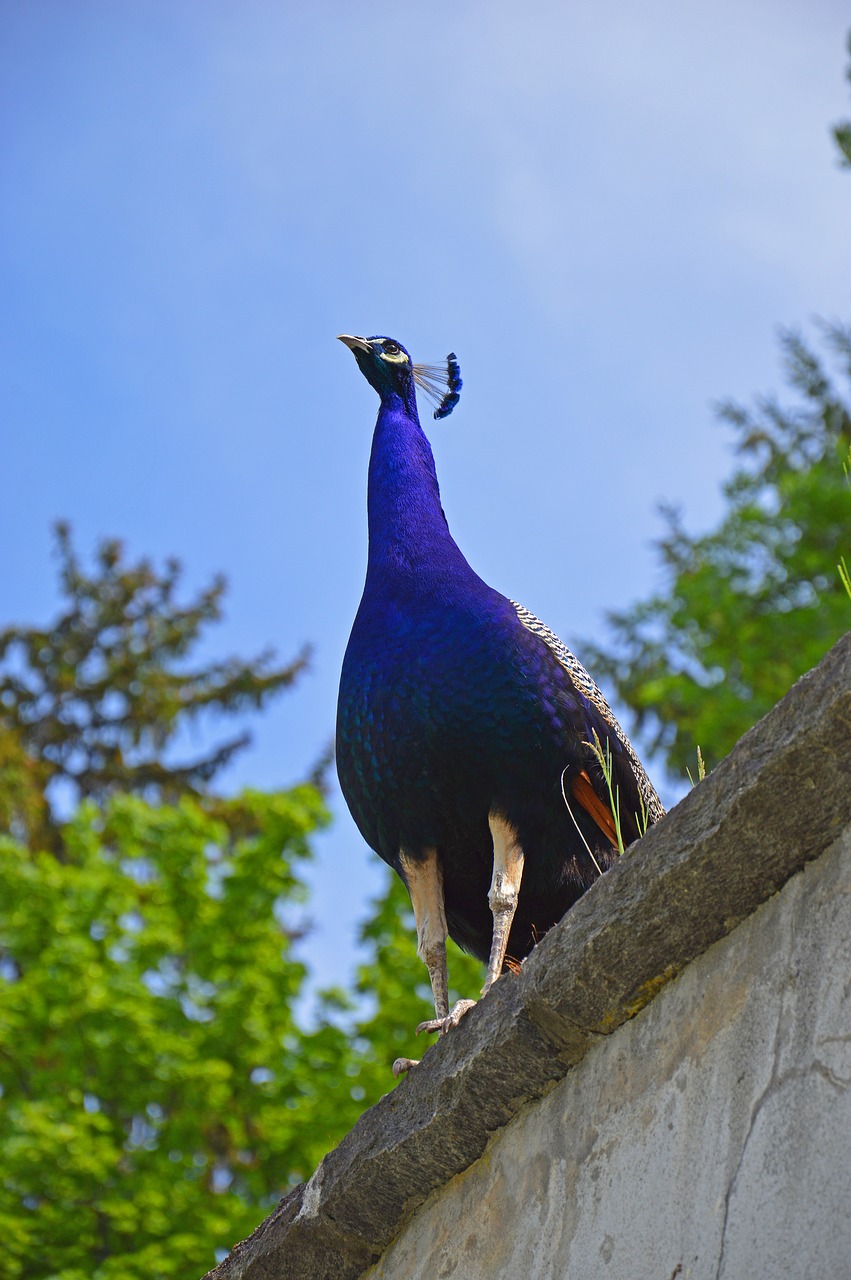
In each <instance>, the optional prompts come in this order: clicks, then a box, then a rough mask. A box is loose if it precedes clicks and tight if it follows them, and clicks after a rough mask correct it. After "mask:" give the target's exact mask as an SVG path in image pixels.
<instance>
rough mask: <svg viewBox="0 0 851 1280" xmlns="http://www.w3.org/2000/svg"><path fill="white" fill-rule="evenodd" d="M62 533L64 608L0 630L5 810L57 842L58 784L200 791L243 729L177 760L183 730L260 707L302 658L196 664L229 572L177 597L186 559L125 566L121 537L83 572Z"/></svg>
mask: <svg viewBox="0 0 851 1280" xmlns="http://www.w3.org/2000/svg"><path fill="white" fill-rule="evenodd" d="M56 536H57V550H58V553H59V559H60V572H59V583H60V591H61V595H62V597H63V599H64V608H63V610H62V612H61V613H60V615H59V617H58V618H56V619H55V620H54V621H53V622H52V623H51V624H50V625H49V626H47V627H21V626H11V627H6V628H5V629H4V630H3V631H0V785H2V790H3V799H2V801H0V806H2V807H4V808H5V811H6V812H5V816H6V818H7V821H8V822H9V824H10V825H11V826H12V828H13V829H14V830H15V831H16V834H18V835H19V836H21V837H22V838H24V839H26V840H27V841H28V842H29V843H30V844H31V845H32V847H34V848H35V847H38V846H40V845H44V844H45V843H53V844H54V846H55V844H56V840H57V824H56V821H55V819H54V809H55V805H52V804H51V803H50V801H51V800H52V799H54V798H55V795H56V791H57V789H58V787H59V786H61V785H64V788H65V799H66V801H67V800H68V798H69V797H70V799H71V800H72V801H78V800H80V799H85V798H92V799H96V800H98V801H103V800H105V799H106V798H107V797H108V796H110V795H113V794H117V793H121V792H132V793H134V794H137V795H144V796H145V797H146V798H147V799H149V800H153V801H158V800H163V801H166V802H171V801H173V800H175V799H176V798H177V797H179V796H181V795H184V794H189V795H199V794H201V793H202V792H204V791H206V790H207V788H208V787H209V784H210V783H211V781H212V780H213V779H214V777H215V775H216V774H217V773H218V772H219V771H220V770H221V769H222V768H223V767H224V766H225V765H226V764H227V763H228V762H229V761H230V760H231V759H232V758H233V756H234V755H235V754H236V752H238V751H239V750H240V749H241V748H242V747H244V746H246V744H247V743H248V741H249V737H248V735H247V734H245V733H241V734H238V735H237V736H235V737H232V738H230V739H228V740H226V741H225V742H224V743H222V744H220V745H219V746H217V747H215V748H214V749H213V750H211V751H209V752H208V753H207V754H205V755H203V756H202V757H200V758H199V759H196V760H193V761H190V762H174V761H172V760H171V759H170V758H169V748H170V747H171V745H172V744H173V743H174V741H175V738H176V736H177V734H178V733H179V731H180V730H181V729H183V728H184V727H185V726H186V725H187V724H189V723H192V722H194V721H197V720H198V719H199V718H200V717H202V716H204V715H206V716H208V717H218V718H221V717H227V716H232V715H234V714H237V713H240V712H243V711H245V710H246V709H254V710H259V709H261V708H262V707H264V706H265V705H266V703H267V702H268V700H269V699H270V698H271V697H273V696H274V695H275V694H277V693H279V692H280V691H281V690H283V689H285V688H287V687H288V686H289V685H290V684H291V683H292V682H293V680H294V679H295V678H296V676H297V675H298V674H299V672H300V671H301V670H302V669H303V668H304V666H305V663H306V660H307V655H306V653H302V654H301V655H300V656H299V657H298V658H296V660H295V661H294V662H291V663H289V664H286V665H284V666H279V665H277V664H276V663H275V662H274V655H272V654H271V653H268V652H267V653H263V654H261V655H260V656H259V657H257V658H254V659H252V660H249V661H246V660H244V659H240V658H230V659H227V660H225V661H220V662H208V663H201V664H195V663H193V662H192V661H191V653H192V650H193V649H194V648H195V646H196V645H197V643H198V641H199V639H200V637H201V634H202V632H203V629H204V628H205V627H207V626H208V625H209V624H210V623H214V622H217V621H218V620H219V619H220V618H221V606H222V597H223V594H224V591H225V582H224V579H223V578H221V577H218V578H216V579H215V580H214V581H213V582H212V583H211V585H210V586H209V587H207V588H205V589H204V590H202V591H201V592H200V593H199V594H198V595H197V596H196V597H195V598H194V599H191V600H190V601H189V602H188V603H185V604H184V603H179V602H178V600H177V592H178V586H179V582H180V575H181V569H180V565H179V563H178V561H176V560H170V561H169V562H168V563H167V565H166V567H165V571H164V572H158V571H157V570H156V569H154V567H153V566H152V565H151V563H150V562H149V561H148V560H144V559H143V560H140V561H138V562H137V563H128V562H127V560H126V558H125V555H124V548H123V546H122V544H121V542H119V541H118V540H116V539H107V540H105V541H103V542H102V543H101V545H100V547H99V548H98V551H97V554H96V558H95V567H94V572H92V573H87V572H86V571H85V570H84V568H83V567H82V565H81V564H80V561H79V558H78V556H77V555H76V553H75V551H74V547H73V544H72V541H71V534H70V530H69V528H68V526H67V525H66V524H62V523H60V524H58V525H57V526H56ZM4 783H5V785H3V784H4ZM0 813H2V809H0Z"/></svg>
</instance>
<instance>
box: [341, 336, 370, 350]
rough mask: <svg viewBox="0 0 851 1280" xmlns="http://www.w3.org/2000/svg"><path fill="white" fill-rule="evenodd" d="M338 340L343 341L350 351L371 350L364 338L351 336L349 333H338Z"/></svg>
mask: <svg viewBox="0 0 851 1280" xmlns="http://www.w3.org/2000/svg"><path fill="white" fill-rule="evenodd" d="M337 337H338V338H339V340H340V342H345V344H346V346H347V347H348V348H349V350H350V351H367V352H369V351H371V350H372V347H371V346H370V345H369V343H368V342H367V341H366V339H365V338H353V337H352V335H351V334H350V333H338V334H337Z"/></svg>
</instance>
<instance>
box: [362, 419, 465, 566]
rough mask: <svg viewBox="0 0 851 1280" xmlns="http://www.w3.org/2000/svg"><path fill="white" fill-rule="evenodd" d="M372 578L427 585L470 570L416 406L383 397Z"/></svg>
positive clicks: (372, 482)
mask: <svg viewBox="0 0 851 1280" xmlns="http://www.w3.org/2000/svg"><path fill="white" fill-rule="evenodd" d="M368 513H369V565H368V570H367V584H368V585H369V583H370V579H371V578H373V579H375V578H376V577H378V578H380V579H382V580H384V579H386V577H387V576H388V575H390V576H392V577H394V578H396V579H399V580H403V581H409V582H411V583H417V584H418V585H419V587H420V588H425V589H427V588H428V586H429V585H430V584H431V583H433V582H434V581H435V580H436V579H437V580H442V579H445V578H446V577H447V576H449V577H452V576H454V575H457V574H458V573H459V572H463V571H464V570H466V571H467V572H471V571H470V570H469V566H468V565H467V562H466V560H465V559H464V557H463V556H462V554H461V552H460V551H459V549H458V547H457V546H456V544H455V542H454V540H453V538H452V536H451V534H450V532H449V527H448V525H447V523H446V517H445V516H444V514H443V510H442V508H441V505H440V489H439V487H438V483H437V473H436V471H435V467H434V457H433V455H432V452H431V446H430V444H429V442H428V440H427V439H426V437H425V435H424V434H423V430H422V428H421V427H420V424H419V421H418V420H417V416H416V412H415V411H414V412H411V410H410V409H409V407H408V406H406V405H405V404H404V403H403V402H402V401H401V400H394V399H387V400H385V401H384V402H382V405H381V409H380V411H379V414H378V421H377V422H376V424H375V434H374V436H373V440H372V454H371V456H370V461H369V490H368Z"/></svg>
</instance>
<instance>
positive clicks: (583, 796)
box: [570, 769, 618, 848]
mask: <svg viewBox="0 0 851 1280" xmlns="http://www.w3.org/2000/svg"><path fill="white" fill-rule="evenodd" d="M570 791H571V795H572V796H573V798H574V800H575V801H576V803H577V804H578V805H581V807H582V808H583V809H584V810H585V812H586V813H587V814H589V815H590V816H591V817H592V818H593V819H594V821H595V822H596V824H597V826H598V827H599V828H600V830H601V831H602V833H603V835H604V836H605V837H606V839H607V840H610V841H611V843H612V844H613V845H614V846H615V848H617V844H618V834H617V830H616V828H615V819H614V815H613V813H612V811H611V809H610V808H609V806H608V805H607V804H605V803H604V802H603V801H602V800H601V799H600V797H599V796H598V795H597V792H596V791H595V790H594V787H593V785H592V783H591V779H590V778H589V776H588V774H587V773H586V772H585V770H584V769H583V770H582V772H581V773H580V774H578V775H577V776H576V777H575V778H574V779H573V784H572V786H571V788H570Z"/></svg>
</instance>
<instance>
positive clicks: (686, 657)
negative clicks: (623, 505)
mask: <svg viewBox="0 0 851 1280" xmlns="http://www.w3.org/2000/svg"><path fill="white" fill-rule="evenodd" d="M820 328H821V339H822V345H823V348H824V350H825V355H826V358H827V361H830V363H831V364H832V365H834V366H835V368H836V374H835V377H834V376H832V375H831V373H830V372H829V370H828V365H827V363H826V360H825V359H823V358H821V357H820V356H819V355H817V354H816V353H815V352H814V351H813V350H812V348H811V347H809V346H808V345H807V344H806V343H805V342H804V341H803V340H802V338H801V337H800V336H799V335H797V334H795V333H790V332H786V333H783V335H782V337H781V346H782V351H783V357H784V365H785V370H786V374H787V378H788V381H789V383H790V384H791V386H792V388H793V389H794V391H796V392H797V394H798V399H797V403H795V404H792V405H788V406H784V405H781V404H780V403H779V402H778V401H777V400H775V399H772V398H765V399H762V400H759V401H757V402H756V404H755V405H754V406H753V407H751V408H746V407H742V406H740V405H737V404H734V403H732V402H727V403H725V404H723V405H721V407H720V416H721V418H722V420H723V421H724V422H726V423H728V424H729V425H730V426H731V427H732V428H733V431H734V433H735V437H736V449H737V453H738V456H739V458H740V460H741V461H740V465H739V466H738V468H737V469H736V470H735V471H734V473H733V475H732V477H731V478H730V479H729V480H728V481H727V483H726V484H725V485H724V496H725V499H726V504H727V511H726V514H725V516H724V518H723V520H722V521H721V523H720V524H719V526H718V527H717V528H716V529H714V530H713V531H711V532H710V533H707V534H701V535H699V536H692V535H691V534H689V533H688V532H687V531H686V530H685V528H684V527H683V524H682V522H681V520H680V518H679V516H678V514H677V513H676V512H675V511H674V510H672V509H670V508H669V509H667V510H666V511H665V516H666V520H667V525H668V528H667V532H666V534H665V535H664V537H663V538H662V539H661V540H660V541H659V543H658V547H659V553H660V559H661V562H662V566H663V569H664V575H665V580H664V585H663V588H662V590H660V591H659V592H658V593H656V594H655V595H652V596H650V597H649V598H647V599H645V600H641V601H639V602H638V603H637V604H634V605H632V606H631V607H630V608H628V609H625V610H623V611H619V612H615V613H611V614H609V615H608V620H609V625H610V630H611V634H612V643H611V645H610V646H609V647H603V646H594V645H593V644H590V645H586V646H585V647H586V648H587V649H588V650H589V651H591V652H592V654H593V656H592V661H593V664H594V669H595V670H598V671H599V672H601V673H602V676H603V678H604V680H605V682H606V684H607V686H613V687H614V688H615V689H616V691H617V695H618V697H619V698H620V699H621V701H623V702H624V703H626V705H627V706H628V707H630V708H631V709H632V710H633V712H634V713H635V717H636V720H637V724H638V732H639V733H641V734H642V736H643V738H644V741H645V742H647V743H648V744H649V745H650V747H651V748H654V749H657V750H661V751H662V752H664V754H665V757H666V759H667V761H668V764H669V766H670V768H671V770H672V771H673V772H676V773H679V774H680V775H682V774H683V772H684V771H685V769H686V768H687V767H689V766H691V767H692V769H693V768H694V762H695V748H696V746H698V745H699V746H700V747H701V748H702V751H703V755H704V757H706V759H707V761H708V762H709V764H710V765H711V764H712V762H713V761H717V760H719V759H720V758H721V757H722V756H724V755H726V753H727V752H728V751H729V750H730V748H731V747H732V746H733V745H734V743H735V742H736V741H737V739H738V738H739V737H740V736H741V735H742V734H743V733H744V732H745V731H746V730H747V729H749V728H750V726H751V725H752V724H753V723H754V722H755V721H756V720H757V719H759V717H760V716H762V715H764V714H765V713H766V712H767V711H769V710H770V709H771V707H772V706H773V705H774V704H775V702H777V701H778V699H779V698H781V697H782V696H783V694H784V693H786V691H787V690H788V689H789V687H790V685H791V684H792V683H793V682H794V681H795V680H796V679H797V678H798V677H799V676H800V675H802V674H803V673H804V672H805V671H808V670H809V669H810V667H812V666H815V664H816V663H817V662H818V661H819V660H820V659H821V658H822V657H823V656H824V654H825V652H826V651H827V650H828V649H829V648H830V646H831V645H832V644H833V643H834V642H835V641H836V640H838V639H839V637H840V636H841V635H843V634H844V633H845V631H846V630H847V628H848V626H849V623H850V622H851V611H849V601H848V597H847V595H846V593H845V590H844V588H843V586H842V583H841V581H840V578H839V575H838V573H837V562H838V560H839V557H840V554H841V553H842V551H843V550H844V549H845V548H846V546H847V544H848V533H849V528H851V502H849V491H848V487H847V484H846V480H845V476H844V474H843V467H842V462H843V460H844V459H845V458H846V457H847V455H848V449H849V444H851V409H849V398H848V390H849V387H848V383H849V379H851V329H845V328H843V327H841V326H840V325H836V324H834V325H826V324H824V325H821V326H820Z"/></svg>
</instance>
